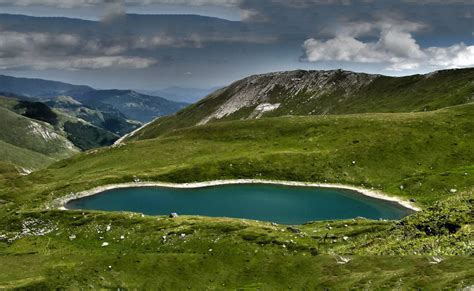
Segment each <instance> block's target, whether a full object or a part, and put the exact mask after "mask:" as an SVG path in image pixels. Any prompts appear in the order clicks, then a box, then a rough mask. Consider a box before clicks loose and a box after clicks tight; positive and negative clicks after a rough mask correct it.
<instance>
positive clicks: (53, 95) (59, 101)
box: [0, 75, 187, 169]
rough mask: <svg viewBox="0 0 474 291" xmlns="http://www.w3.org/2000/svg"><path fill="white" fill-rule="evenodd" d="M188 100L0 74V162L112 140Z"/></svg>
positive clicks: (33, 161) (35, 164)
mask: <svg viewBox="0 0 474 291" xmlns="http://www.w3.org/2000/svg"><path fill="white" fill-rule="evenodd" d="M186 105H187V104H186V103H179V102H173V101H169V100H167V99H164V98H161V97H157V96H150V95H145V94H140V93H138V92H135V91H132V90H96V89H93V88H91V87H88V86H80V85H71V84H67V83H62V82H56V81H47V80H41V79H28V78H15V77H11V76H3V75H0V109H1V110H2V114H1V115H2V116H1V122H2V133H1V135H0V142H1V143H2V144H1V146H0V154H1V156H2V157H1V158H0V162H1V161H3V162H8V163H11V164H14V165H16V166H19V167H21V168H25V169H37V168H41V167H43V166H45V165H47V164H49V163H51V162H52V161H54V160H56V159H58V158H65V157H67V156H69V155H71V154H72V153H75V152H77V151H79V150H88V149H92V148H97V147H101V146H108V145H111V144H113V143H114V141H115V140H117V139H118V138H119V137H120V136H122V135H125V134H126V133H128V132H131V131H133V130H134V129H136V128H138V127H139V126H141V125H142V123H143V122H148V121H150V120H152V119H154V118H156V117H158V116H162V115H167V114H172V113H174V112H176V111H178V110H180V109H181V108H184V107H185V106H186ZM33 131H34V132H33ZM38 147H39V149H38ZM22 157H23V158H22Z"/></svg>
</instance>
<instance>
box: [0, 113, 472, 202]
mask: <svg viewBox="0 0 474 291" xmlns="http://www.w3.org/2000/svg"><path fill="white" fill-rule="evenodd" d="M473 114H474V104H469V105H462V106H457V107H452V108H449V109H443V110H439V111H435V112H426V113H404V114H362V115H345V116H327V117H282V118H266V119H259V120H247V121H233V122H222V123H215V124H209V125H206V126H200V127H193V128H187V129H183V130H179V131H174V132H171V133H169V134H167V135H164V136H162V137H160V138H157V139H150V140H144V141H139V142H132V143H129V144H126V145H124V146H121V147H116V148H108V149H99V150H93V151H89V152H86V153H83V154H79V155H76V156H74V157H73V158H70V159H67V160H62V161H60V162H57V163H55V164H53V165H52V166H51V167H49V168H48V169H46V170H44V171H40V172H38V173H34V174H32V175H30V176H28V177H26V178H24V179H20V180H15V181H12V184H11V185H10V186H9V187H12V188H17V187H20V188H21V187H25V186H24V185H28V191H26V192H25V193H24V194H23V196H22V197H24V199H25V200H28V199H30V198H31V196H30V195H34V196H35V197H36V198H35V199H40V200H43V201H47V200H51V199H53V198H54V197H57V196H61V195H64V194H67V193H69V192H74V191H78V190H85V189H88V188H92V187H93V186H97V185H103V184H109V183H116V182H131V181H133V177H134V176H137V177H138V178H140V179H141V180H151V181H170V182H192V181H206V180H214V179H235V178H259V179H271V180H294V181H312V182H328V183H341V184H350V185H355V186H363V187H366V188H372V187H373V188H375V189H379V190H381V191H383V192H385V193H388V194H391V195H396V196H401V197H404V198H415V199H417V201H418V203H419V204H420V205H428V204H430V203H432V202H433V201H436V200H439V199H441V198H443V197H448V196H450V195H452V193H451V189H456V190H457V191H463V190H467V189H469V188H470V187H472V185H474V167H473V165H474V153H473V149H474V147H473V144H472V143H473V141H474V136H473V135H474V133H473V131H472V128H474V120H473V119H472V118H471V117H472V116H473ZM352 161H355V165H354V164H353V163H352ZM401 185H403V189H401V188H400V186H401ZM8 193H9V192H8V191H6V192H5V194H4V195H8ZM39 193H41V194H42V195H40V196H38V194H39ZM13 195H14V194H13Z"/></svg>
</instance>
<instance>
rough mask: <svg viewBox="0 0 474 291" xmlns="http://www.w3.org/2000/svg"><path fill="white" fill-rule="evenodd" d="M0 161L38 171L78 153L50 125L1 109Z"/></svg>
mask: <svg viewBox="0 0 474 291" xmlns="http://www.w3.org/2000/svg"><path fill="white" fill-rule="evenodd" d="M0 141H1V142H2V147H1V151H2V153H3V154H2V155H1V159H2V161H6V162H10V163H13V164H16V165H19V166H27V167H28V168H29V169H31V168H30V166H33V168H38V167H41V166H45V165H47V164H49V163H51V162H52V161H53V160H58V159H63V158H66V157H69V156H71V155H72V154H74V153H77V152H78V150H77V149H76V148H75V147H74V146H73V144H72V143H71V142H70V141H69V140H67V139H66V138H65V137H64V136H63V135H62V134H61V132H58V131H56V130H55V129H54V128H53V127H52V126H51V125H49V124H47V123H45V122H41V121H37V120H33V119H30V118H27V117H24V116H21V115H19V114H16V113H14V112H12V111H9V110H7V109H5V108H3V107H0Z"/></svg>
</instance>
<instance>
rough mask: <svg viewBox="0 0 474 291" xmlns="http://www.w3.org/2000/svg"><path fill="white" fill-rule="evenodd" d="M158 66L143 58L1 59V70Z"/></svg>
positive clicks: (31, 57) (152, 61)
mask: <svg viewBox="0 0 474 291" xmlns="http://www.w3.org/2000/svg"><path fill="white" fill-rule="evenodd" d="M154 64H156V61H155V60H153V59H148V58H141V57H127V56H98V57H67V58H51V57H40V58H38V57H33V56H28V57H22V58H9V59H2V58H0V69H2V70H7V69H20V70H21V69H32V70H48V69H55V70H70V71H75V70H97V69H143V68H148V67H150V66H152V65H154Z"/></svg>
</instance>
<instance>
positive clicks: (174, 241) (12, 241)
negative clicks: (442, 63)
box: [0, 104, 474, 290]
mask: <svg viewBox="0 0 474 291" xmlns="http://www.w3.org/2000/svg"><path fill="white" fill-rule="evenodd" d="M473 115H474V104H466V105H460V106H455V107H451V108H445V109H442V110H437V111H432V112H418V113H397V114H383V113H382V114H356V115H339V116H337V115H334V116H314V117H278V118H263V119H257V120H246V121H229V122H219V123H211V124H208V125H204V126H198V127H192V128H186V129H182V130H177V131H173V132H170V133H167V134H164V135H162V136H160V137H158V138H155V139H148V140H143V141H136V142H130V143H127V144H125V145H121V146H118V147H115V148H103V149H97V150H92V151H88V152H85V153H81V154H79V155H76V156H74V157H72V158H69V159H67V160H62V161H59V162H56V163H54V164H53V165H52V166H50V167H48V168H47V169H45V170H41V171H38V172H35V173H32V174H31V175H28V176H24V177H19V178H12V179H8V180H4V181H3V182H2V183H0V201H2V203H1V204H0V258H1V261H2V264H0V287H2V288H14V287H18V288H45V289H51V288H57V287H64V288H79V287H83V286H88V287H90V288H95V289H97V288H131V289H133V288H157V287H159V288H163V289H170V288H173V289H189V288H191V289H205V288H210V289H222V288H228V289H237V288H250V289H256V288H261V289H262V288H263V289H271V290H273V289H278V288H282V286H283V287H285V288H292V289H316V288H321V287H322V288H324V287H331V288H336V289H349V288H361V289H362V288H366V289H394V288H402V289H403V288H407V289H410V288H428V289H443V288H444V289H462V288H465V287H466V286H471V285H473V284H474V272H473V271H472V270H474V260H473V257H472V255H474V254H473V253H472V245H471V242H470V240H471V238H472V236H473V229H474V228H473V219H472V211H473V202H474V197H473V185H474V167H473V165H474V153H473V149H474V147H473V141H474V136H473V135H474V132H473V131H472V128H474V120H473V119H472V118H471V117H472V116H473ZM353 161H354V162H355V164H354V163H353ZM134 177H139V178H140V179H142V180H154V181H171V182H192V181H204V180H210V179H225V178H259V179H285V180H302V181H315V182H331V183H344V184H352V185H358V186H360V185H363V187H367V188H371V187H374V188H377V189H381V190H383V191H384V192H386V193H388V194H391V195H397V196H401V197H405V198H415V199H416V200H417V203H418V204H419V205H420V206H422V207H423V210H422V211H421V212H419V213H416V214H414V215H412V216H409V217H407V218H405V219H403V220H401V221H371V220H366V219H353V220H346V221H324V222H311V223H307V224H304V225H298V226H295V227H296V228H297V229H299V230H300V231H301V232H300V233H299V234H295V233H293V232H292V231H290V230H289V229H287V226H284V225H272V224H271V223H269V222H257V221H252V220H238V219H237V220H236V219H226V218H206V217H191V216H180V217H178V218H174V219H172V218H166V217H162V216H161V217H147V216H142V215H140V214H132V213H104V212H95V211H56V210H45V207H46V206H48V205H50V202H51V201H52V200H53V199H55V198H57V197H61V196H64V195H67V194H69V193H70V192H75V191H80V190H86V189H89V188H91V187H94V186H97V185H103V184H109V183H116V182H130V181H132V180H133V179H134ZM400 185H403V186H404V187H403V189H401V188H400ZM451 189H456V192H455V193H453V191H451ZM107 226H109V227H107ZM107 229H109V230H107ZM183 234H184V235H183ZM104 242H107V243H108V246H104V247H102V245H103V243H104ZM343 260H346V261H347V262H346V263H344V262H343ZM341 262H342V263H341Z"/></svg>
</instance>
